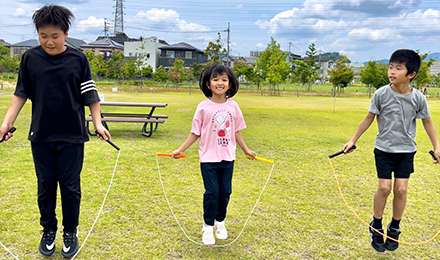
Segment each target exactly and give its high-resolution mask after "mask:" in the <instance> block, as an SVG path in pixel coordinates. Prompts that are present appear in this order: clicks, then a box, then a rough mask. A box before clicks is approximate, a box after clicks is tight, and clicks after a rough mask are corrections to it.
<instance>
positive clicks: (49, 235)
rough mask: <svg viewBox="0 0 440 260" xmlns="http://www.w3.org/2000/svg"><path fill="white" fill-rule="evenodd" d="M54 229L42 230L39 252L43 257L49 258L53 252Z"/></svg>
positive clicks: (55, 231) (55, 234)
mask: <svg viewBox="0 0 440 260" xmlns="http://www.w3.org/2000/svg"><path fill="white" fill-rule="evenodd" d="M56 236H57V230H56V229H46V228H45V229H44V230H43V236H42V237H41V242H40V247H39V251H40V253H41V254H42V255H44V256H51V255H53V253H54V252H55V237H56Z"/></svg>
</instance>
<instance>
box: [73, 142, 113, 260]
mask: <svg viewBox="0 0 440 260" xmlns="http://www.w3.org/2000/svg"><path fill="white" fill-rule="evenodd" d="M120 154H121V150H119V151H118V157H117V158H116V163H115V167H114V168H113V174H112V177H111V179H110V184H109V185H108V188H107V192H106V193H105V196H104V200H103V201H102V204H101V208H100V209H99V212H98V215H97V216H96V218H95V222H93V225H92V227H91V228H90V230H89V233H88V234H87V236H86V239H84V242H83V243H82V245H81V247H80V248H79V249H78V252H76V254H75V255H74V256H73V257H72V258H71V260H73V259H74V258H75V257H76V256H77V255H78V254H79V252H81V249H82V248H83V247H84V244H85V243H86V241H87V239H88V238H89V236H90V234H91V233H92V230H93V228H94V227H95V224H96V222H97V221H98V218H99V216H100V215H101V212H102V209H103V208H104V204H105V201H106V199H107V196H108V193H109V192H110V188H111V187H112V183H113V178H114V177H115V172H116V166H117V165H118V161H119V155H120Z"/></svg>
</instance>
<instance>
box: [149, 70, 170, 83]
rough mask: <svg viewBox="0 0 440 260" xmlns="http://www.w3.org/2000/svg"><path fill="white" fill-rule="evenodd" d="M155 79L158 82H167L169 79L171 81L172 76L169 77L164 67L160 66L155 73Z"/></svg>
mask: <svg viewBox="0 0 440 260" xmlns="http://www.w3.org/2000/svg"><path fill="white" fill-rule="evenodd" d="M153 79H154V80H155V81H158V82H166V81H167V80H168V79H170V75H168V73H167V72H166V71H165V69H164V67H162V66H159V68H157V69H156V71H155V72H153Z"/></svg>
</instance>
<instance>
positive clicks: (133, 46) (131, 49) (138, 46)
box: [124, 36, 169, 72]
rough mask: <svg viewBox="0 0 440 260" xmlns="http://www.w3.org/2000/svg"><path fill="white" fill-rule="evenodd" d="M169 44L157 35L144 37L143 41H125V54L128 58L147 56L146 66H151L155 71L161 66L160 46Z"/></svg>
mask: <svg viewBox="0 0 440 260" xmlns="http://www.w3.org/2000/svg"><path fill="white" fill-rule="evenodd" d="M168 45H169V44H168V43H167V42H166V41H164V40H160V39H158V38H157V37H154V36H153V37H150V38H146V39H142V41H135V42H125V43H124V56H125V57H126V58H131V57H143V56H144V55H145V56H146V57H145V61H144V66H146V67H148V66H151V67H152V68H153V72H154V71H156V68H157V67H159V57H160V53H161V50H160V49H159V48H160V47H163V46H168Z"/></svg>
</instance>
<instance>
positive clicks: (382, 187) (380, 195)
mask: <svg viewBox="0 0 440 260" xmlns="http://www.w3.org/2000/svg"><path fill="white" fill-rule="evenodd" d="M390 193H391V180H389V179H379V186H378V188H377V191H376V193H375V194H374V200H373V208H374V217H375V218H377V219H381V218H382V216H383V211H384V209H385V205H386V203H387V198H388V196H389V195H390Z"/></svg>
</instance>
